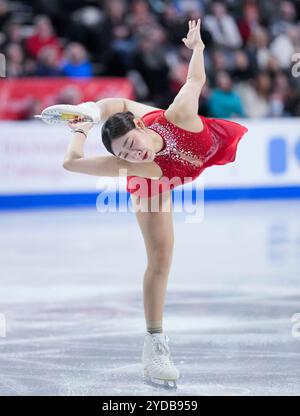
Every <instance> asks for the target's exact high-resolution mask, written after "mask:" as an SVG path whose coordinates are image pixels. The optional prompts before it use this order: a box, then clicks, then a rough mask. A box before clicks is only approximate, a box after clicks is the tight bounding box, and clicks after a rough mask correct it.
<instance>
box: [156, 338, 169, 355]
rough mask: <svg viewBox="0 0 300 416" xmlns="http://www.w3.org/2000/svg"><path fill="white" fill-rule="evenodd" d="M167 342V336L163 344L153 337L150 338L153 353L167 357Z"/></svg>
mask: <svg viewBox="0 0 300 416" xmlns="http://www.w3.org/2000/svg"><path fill="white" fill-rule="evenodd" d="M168 341H169V338H168V336H166V337H165V342H164V341H161V340H160V339H158V338H156V337H153V338H152V343H153V345H154V348H155V351H156V352H158V353H160V354H162V355H169V354H170V349H169V346H168Z"/></svg>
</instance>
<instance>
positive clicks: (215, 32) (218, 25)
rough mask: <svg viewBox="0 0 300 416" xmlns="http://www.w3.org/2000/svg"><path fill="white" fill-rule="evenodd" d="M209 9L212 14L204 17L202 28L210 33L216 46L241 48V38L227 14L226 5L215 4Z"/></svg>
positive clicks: (232, 20)
mask: <svg viewBox="0 0 300 416" xmlns="http://www.w3.org/2000/svg"><path fill="white" fill-rule="evenodd" d="M211 8H212V14H210V15H207V16H205V18H204V26H205V27H206V28H207V30H209V32H210V33H211V35H212V37H213V40H214V42H215V43H216V45H218V46H224V47H227V48H239V47H241V46H242V38H241V35H240V32H239V29H238V27H237V24H236V22H235V20H234V18H233V17H232V16H231V15H230V14H228V12H227V9H226V5H225V4H224V3H222V2H215V3H213V4H212V6H211Z"/></svg>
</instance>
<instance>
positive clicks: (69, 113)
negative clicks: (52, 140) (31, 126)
mask: <svg viewBox="0 0 300 416" xmlns="http://www.w3.org/2000/svg"><path fill="white" fill-rule="evenodd" d="M34 117H35V118H39V119H41V120H42V121H44V122H45V123H47V124H50V125H53V124H67V123H68V122H69V121H70V120H73V119H76V118H82V119H83V121H84V122H85V121H86V122H90V123H93V124H98V123H99V122H100V109H99V107H98V106H97V104H96V103H94V102H92V101H88V102H86V103H81V104H78V105H70V104H57V105H51V106H50V107H47V108H45V109H44V110H43V111H42V114H39V115H35V116H34Z"/></svg>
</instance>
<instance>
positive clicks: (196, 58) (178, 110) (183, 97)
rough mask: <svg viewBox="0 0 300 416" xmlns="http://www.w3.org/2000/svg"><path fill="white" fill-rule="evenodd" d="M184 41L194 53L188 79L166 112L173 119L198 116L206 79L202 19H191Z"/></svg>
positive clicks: (179, 119) (178, 119) (186, 118)
mask: <svg viewBox="0 0 300 416" xmlns="http://www.w3.org/2000/svg"><path fill="white" fill-rule="evenodd" d="M182 41H183V42H184V44H185V45H186V46H187V47H188V48H189V49H192V50H193V54H192V57H191V61H190V64H189V69H188V75H187V80H186V82H185V84H184V85H183V86H182V88H181V89H180V91H179V93H178V94H177V96H176V97H175V99H174V101H173V103H172V104H171V105H170V106H169V108H168V109H167V110H166V113H165V115H166V117H167V118H168V119H169V120H171V121H172V120H177V121H181V120H185V121H186V120H188V119H192V118H195V117H196V116H198V108H199V96H200V93H201V90H202V87H203V85H204V84H205V81H206V75H205V67H204V56H203V52H204V48H205V45H204V43H203V41H202V39H201V35H200V19H198V22H197V23H196V21H194V20H193V21H189V32H188V34H187V37H186V38H183V39H182ZM198 119H199V117H198Z"/></svg>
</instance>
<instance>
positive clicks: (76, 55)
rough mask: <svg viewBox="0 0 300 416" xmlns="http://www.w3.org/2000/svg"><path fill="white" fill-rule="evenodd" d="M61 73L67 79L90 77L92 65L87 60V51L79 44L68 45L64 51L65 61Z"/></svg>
mask: <svg viewBox="0 0 300 416" xmlns="http://www.w3.org/2000/svg"><path fill="white" fill-rule="evenodd" d="M62 69H63V73H64V74H65V75H66V76H68V77H84V78H90V77H91V76H92V65H91V63H90V62H89V60H88V57H87V51H86V49H85V48H84V47H83V46H82V45H81V44H80V43H76V42H73V43H70V44H69V45H68V46H67V49H66V60H65V63H64V65H63V68H62Z"/></svg>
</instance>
